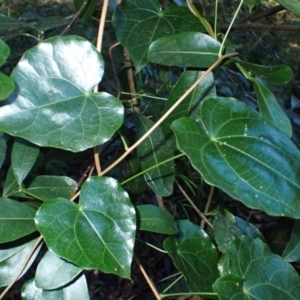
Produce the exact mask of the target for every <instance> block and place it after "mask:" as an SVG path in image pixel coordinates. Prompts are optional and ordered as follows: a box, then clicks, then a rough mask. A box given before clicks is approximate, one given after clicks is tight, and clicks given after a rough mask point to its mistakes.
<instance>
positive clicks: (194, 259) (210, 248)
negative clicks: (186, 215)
mask: <svg viewBox="0 0 300 300" xmlns="http://www.w3.org/2000/svg"><path fill="white" fill-rule="evenodd" d="M178 225H179V226H178V228H179V234H178V235H176V236H174V237H168V238H166V239H165V241H164V248H165V249H166V250H167V251H168V253H169V255H170V256H171V257H172V259H173V261H174V264H175V266H176V268H177V269H179V270H180V271H181V272H182V274H183V275H184V277H185V278H186V281H187V285H188V287H189V288H190V290H191V291H193V292H199V291H201V292H209V291H212V284H213V283H214V282H215V280H216V279H217V278H218V277H219V272H218V269H217V261H218V254H217V250H216V248H215V247H214V245H213V243H212V241H211V239H210V238H209V236H208V235H207V234H206V233H205V232H204V231H203V230H202V229H201V228H200V227H198V226H196V225H195V224H193V223H191V222H190V221H188V220H183V221H179V222H178Z"/></svg>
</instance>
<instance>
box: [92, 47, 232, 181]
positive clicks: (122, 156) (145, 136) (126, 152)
mask: <svg viewBox="0 0 300 300" xmlns="http://www.w3.org/2000/svg"><path fill="white" fill-rule="evenodd" d="M236 55H238V53H237V52H233V53H228V54H224V55H222V56H220V57H219V58H218V59H217V60H216V61H215V62H214V63H213V64H212V65H211V66H210V67H209V68H208V69H207V70H206V71H205V72H204V73H203V74H202V75H201V76H200V77H199V78H198V79H197V80H196V81H195V82H194V84H193V85H192V86H191V87H190V88H189V89H188V90H187V91H186V92H185V93H184V94H183V95H182V96H181V97H180V98H179V99H178V100H177V101H176V102H175V103H174V104H173V105H172V106H171V107H170V109H169V110H168V111H167V112H166V113H165V114H164V115H163V116H162V117H161V118H160V119H159V120H158V121H157V122H156V123H155V124H154V125H153V126H152V127H151V128H150V129H149V130H148V131H147V132H146V133H145V134H144V135H143V136H142V137H141V138H140V139H139V140H138V141H136V142H135V143H134V144H133V145H132V146H131V147H129V148H128V149H127V150H126V151H125V152H124V153H123V155H121V156H120V157H119V158H118V159H117V160H116V161H115V162H114V163H112V164H111V165H110V166H109V167H107V168H106V169H105V170H103V171H102V172H101V173H100V174H98V175H99V176H103V175H104V174H106V173H107V172H109V171H110V170H111V169H113V168H114V167H115V166H116V165H117V164H119V163H120V162H121V161H122V160H123V159H124V158H125V157H127V156H128V155H129V154H130V153H131V152H132V151H133V150H134V149H135V148H137V147H138V146H139V145H140V144H141V143H142V142H143V141H144V140H145V139H146V138H147V137H148V136H149V135H150V134H151V133H152V132H153V131H154V130H155V129H156V128H157V127H158V126H159V125H160V124H161V123H162V122H163V121H165V119H166V118H167V117H168V116H169V115H170V114H171V113H172V112H173V111H174V110H175V109H176V107H178V106H179V104H180V103H181V102H182V101H183V100H184V99H185V98H186V97H187V96H188V95H189V94H190V93H191V92H192V91H193V90H194V89H195V88H196V86H197V85H198V84H199V83H200V82H202V81H203V79H204V78H205V77H206V76H207V75H208V74H209V73H210V72H211V71H212V70H214V69H215V68H216V67H217V66H218V65H219V64H220V63H221V62H222V61H223V60H224V59H226V58H229V57H232V56H236Z"/></svg>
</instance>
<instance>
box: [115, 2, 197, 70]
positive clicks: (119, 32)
mask: <svg viewBox="0 0 300 300" xmlns="http://www.w3.org/2000/svg"><path fill="white" fill-rule="evenodd" d="M113 23H114V26H115V32H116V36H117V39H118V41H119V42H120V43H121V44H122V45H123V46H125V47H126V48H127V49H128V51H129V53H130V56H131V59H132V60H133V62H134V65H135V68H136V71H137V72H139V71H140V70H141V69H142V68H143V67H144V66H145V65H146V64H147V62H148V60H147V50H148V47H149V45H150V44H151V43H152V42H153V41H154V40H156V39H158V38H160V37H163V36H168V35H173V34H175V33H179V32H186V31H200V30H201V29H202V25H201V24H200V22H199V20H198V19H197V18H196V17H195V16H194V15H193V14H192V13H191V12H190V10H189V9H188V8H187V7H183V6H181V7H178V6H177V7H176V6H169V7H167V8H166V9H165V10H162V9H161V7H160V4H159V2H158V0H144V1H140V0H126V1H122V3H121V4H119V5H118V6H117V10H116V12H115V15H114V18H113ZM141 33H142V34H141Z"/></svg>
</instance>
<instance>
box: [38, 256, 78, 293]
mask: <svg viewBox="0 0 300 300" xmlns="http://www.w3.org/2000/svg"><path fill="white" fill-rule="evenodd" d="M81 272H82V269H80V268H78V267H77V266H75V265H73V264H71V263H69V262H67V261H65V260H64V259H62V258H60V257H58V256H57V255H55V254H54V253H52V252H51V251H47V252H46V254H45V255H44V257H43V258H42V259H41V261H40V263H39V264H38V267H37V269H36V274H35V284H36V286H37V287H38V288H41V289H44V290H54V289H58V288H60V287H62V286H64V285H66V284H68V283H69V282H71V281H72V280H73V279H74V278H75V277H77V276H78V275H79V274H80V273H81Z"/></svg>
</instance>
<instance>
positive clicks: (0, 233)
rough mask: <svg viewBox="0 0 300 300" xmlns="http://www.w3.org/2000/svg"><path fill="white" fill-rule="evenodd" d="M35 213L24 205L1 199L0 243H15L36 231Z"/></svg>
mask: <svg viewBox="0 0 300 300" xmlns="http://www.w3.org/2000/svg"><path fill="white" fill-rule="evenodd" d="M35 213H36V211H35V210H34V209H33V208H32V207H29V206H27V205H26V204H24V203H21V202H18V201H15V200H10V199H5V198H0V223H1V227H0V243H6V242H10V241H14V240H17V239H19V238H21V237H23V236H25V235H28V234H30V233H32V232H34V231H36V228H35V224H34V216H35Z"/></svg>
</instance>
